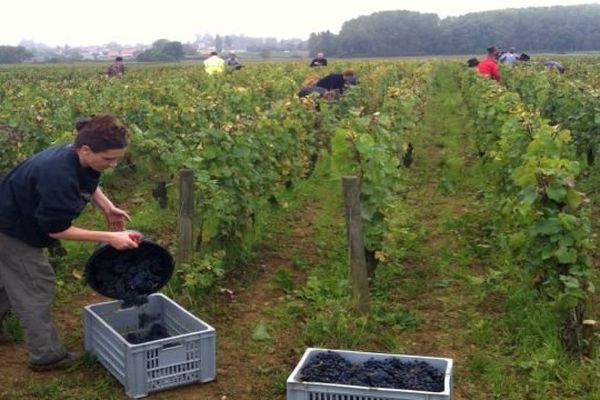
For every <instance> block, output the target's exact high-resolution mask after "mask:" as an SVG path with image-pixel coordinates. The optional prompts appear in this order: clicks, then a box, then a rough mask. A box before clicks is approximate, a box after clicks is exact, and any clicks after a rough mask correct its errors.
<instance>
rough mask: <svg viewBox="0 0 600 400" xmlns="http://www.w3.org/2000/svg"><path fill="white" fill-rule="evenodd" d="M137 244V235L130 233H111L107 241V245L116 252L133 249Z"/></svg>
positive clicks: (138, 236)
mask: <svg viewBox="0 0 600 400" xmlns="http://www.w3.org/2000/svg"><path fill="white" fill-rule="evenodd" d="M139 243H140V235H139V233H135V232H130V231H120V232H111V233H110V239H109V240H108V244H110V245H111V246H112V247H114V248H115V249H117V250H126V249H135V248H137V247H138V246H139Z"/></svg>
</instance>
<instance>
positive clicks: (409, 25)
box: [308, 5, 600, 57]
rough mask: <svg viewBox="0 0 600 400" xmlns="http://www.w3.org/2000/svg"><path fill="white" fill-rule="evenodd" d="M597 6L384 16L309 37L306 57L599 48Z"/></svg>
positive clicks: (390, 13) (363, 18) (364, 18)
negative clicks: (490, 48)
mask: <svg viewBox="0 0 600 400" xmlns="http://www.w3.org/2000/svg"><path fill="white" fill-rule="evenodd" d="M598 21H600V5H581V6H568V7H566V6H554V7H532V8H524V9H506V10H496V11H486V12H478V13H470V14H466V15H463V16H460V17H448V18H444V19H440V18H439V17H438V16H437V15H436V14H422V13H418V12H413V11H383V12H378V13H374V14H371V15H368V16H361V17H358V18H356V19H353V20H350V21H347V22H345V23H344V24H343V26H342V29H341V30H340V33H339V35H336V34H333V33H331V32H329V31H326V32H319V33H312V34H311V35H310V38H309V39H308V50H309V51H310V52H311V53H317V52H320V51H322V52H324V53H325V54H326V55H327V56H337V57H389V56H405V55H425V54H470V53H482V52H484V51H485V49H486V48H487V47H488V46H490V45H499V46H501V47H504V48H507V47H510V46H515V47H517V50H520V51H558V52H562V51H575V50H577V51H582V50H599V49H600V28H599V22H598Z"/></svg>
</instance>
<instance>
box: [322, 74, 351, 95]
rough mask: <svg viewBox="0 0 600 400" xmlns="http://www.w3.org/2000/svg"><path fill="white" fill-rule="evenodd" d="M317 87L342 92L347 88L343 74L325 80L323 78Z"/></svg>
mask: <svg viewBox="0 0 600 400" xmlns="http://www.w3.org/2000/svg"><path fill="white" fill-rule="evenodd" d="M315 86H318V87H321V88H323V89H327V90H334V89H337V90H339V91H340V92H342V91H344V87H345V86H346V81H344V76H343V75H342V74H329V75H327V76H325V77H324V78H321V79H320V80H319V81H318V82H317V84H316V85H315Z"/></svg>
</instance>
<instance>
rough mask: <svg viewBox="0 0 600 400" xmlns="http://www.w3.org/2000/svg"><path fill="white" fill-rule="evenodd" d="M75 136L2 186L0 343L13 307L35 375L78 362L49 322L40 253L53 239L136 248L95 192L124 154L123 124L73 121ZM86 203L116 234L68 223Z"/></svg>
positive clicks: (48, 289)
mask: <svg viewBox="0 0 600 400" xmlns="http://www.w3.org/2000/svg"><path fill="white" fill-rule="evenodd" d="M76 131H77V134H76V137H75V140H74V142H73V143H70V144H63V145H58V146H54V147H50V148H48V149H46V150H44V151H42V152H40V153H37V154H35V155H33V156H31V157H30V158H28V159H27V160H25V161H24V162H22V163H21V164H19V165H17V166H16V167H15V168H14V169H13V170H12V171H10V172H9V174H8V175H6V177H5V178H4V179H3V180H2V182H0V338H1V339H3V340H4V341H6V340H9V338H8V336H7V334H6V332H5V331H4V330H3V328H2V322H3V319H4V318H5V317H6V315H7V313H8V311H9V310H10V309H12V310H13V312H14V313H15V314H16V316H17V317H18V319H19V321H20V323H21V327H22V328H23V331H24V333H25V343H26V346H27V350H28V352H29V366H30V368H31V369H32V370H34V371H43V370H47V369H53V368H58V367H63V366H68V365H70V364H71V363H73V362H74V361H76V360H77V359H78V355H77V353H72V352H68V351H67V350H66V349H65V347H64V345H63V343H62V341H61V339H60V338H59V335H58V332H57V330H56V327H55V325H54V322H53V320H52V300H53V297H54V286H55V276H54V271H53V269H52V267H51V265H50V263H49V262H48V260H47V258H46V257H45V255H44V253H43V248H45V247H49V246H51V245H52V244H53V243H55V242H56V241H57V240H59V239H63V240H83V241H94V242H107V243H109V244H110V245H111V246H113V247H114V248H116V249H128V248H135V247H137V246H138V244H137V242H136V241H135V240H134V238H132V237H130V236H129V232H127V231H124V229H125V222H126V220H127V219H129V216H128V215H127V213H126V212H125V211H123V210H121V209H119V208H117V207H115V205H114V204H113V203H112V202H111V201H110V200H109V199H108V198H107V197H106V196H105V195H104V193H102V190H101V189H100V187H98V181H99V179H100V173H101V172H102V171H104V170H106V169H108V168H114V167H115V166H116V165H117V162H118V160H119V159H120V158H121V157H123V155H124V153H125V148H126V146H127V138H126V133H127V130H126V128H125V126H124V125H122V124H121V123H120V122H118V121H117V120H116V119H115V118H114V117H113V116H112V115H110V114H104V115H97V116H92V117H90V118H86V119H84V120H80V121H78V122H77V124H76ZM89 201H91V202H92V203H94V204H95V205H96V206H97V207H98V208H100V209H101V210H102V212H103V213H104V215H105V216H106V220H107V222H108V225H109V229H115V230H117V231H110V230H106V231H96V230H88V229H82V228H78V227H76V226H73V225H72V222H73V220H74V219H75V218H77V216H78V215H79V214H80V213H81V211H82V210H83V208H84V206H85V205H86V203H87V202H89Z"/></svg>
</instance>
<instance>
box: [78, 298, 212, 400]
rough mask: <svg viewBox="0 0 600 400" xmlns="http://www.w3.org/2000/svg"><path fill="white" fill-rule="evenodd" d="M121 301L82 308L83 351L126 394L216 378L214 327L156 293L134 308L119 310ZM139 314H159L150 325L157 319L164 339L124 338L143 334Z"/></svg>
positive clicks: (135, 396)
mask: <svg viewBox="0 0 600 400" xmlns="http://www.w3.org/2000/svg"><path fill="white" fill-rule="evenodd" d="M121 303H122V302H121V301H119V300H115V301H109V302H105V303H98V304H92V305H88V306H85V308H84V319H83V321H84V333H85V349H86V350H87V351H89V352H90V353H92V354H93V355H94V356H96V358H97V359H98V361H100V363H102V365H103V366H104V367H105V368H106V369H108V370H109V371H110V372H111V374H112V375H113V376H114V377H115V378H117V380H118V381H119V382H120V383H121V384H122V385H123V386H125V392H126V393H127V395H128V396H129V397H130V398H139V397H144V396H147V395H148V393H149V392H154V391H157V390H163V389H168V388H171V387H175V386H180V385H185V384H190V383H199V382H209V381H212V380H214V379H215V375H216V359H215V358H216V357H215V353H216V342H215V341H216V338H215V330H214V328H213V327H211V326H210V325H208V324H207V323H205V322H203V321H201V320H200V319H198V318H196V317H195V316H194V315H192V314H191V313H189V312H188V311H186V310H185V309H184V308H182V307H181V306H179V305H178V304H177V303H175V302H174V301H173V300H171V299H169V298H168V297H167V296H165V295H163V294H160V293H155V294H152V295H150V296H148V303H147V304H144V305H143V306H141V307H139V308H138V307H133V308H126V309H121ZM142 312H143V313H146V314H154V315H159V316H160V317H159V319H157V320H156V321H154V323H156V322H158V323H161V324H162V325H163V326H164V327H165V328H166V330H167V333H168V334H169V337H167V338H164V339H158V340H154V341H150V342H145V343H140V344H131V343H129V342H128V341H127V340H125V338H124V337H123V335H126V334H128V333H143V330H142V331H140V329H139V326H138V317H139V315H140V314H141V313H142ZM149 325H151V324H149ZM146 329H149V327H146Z"/></svg>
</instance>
